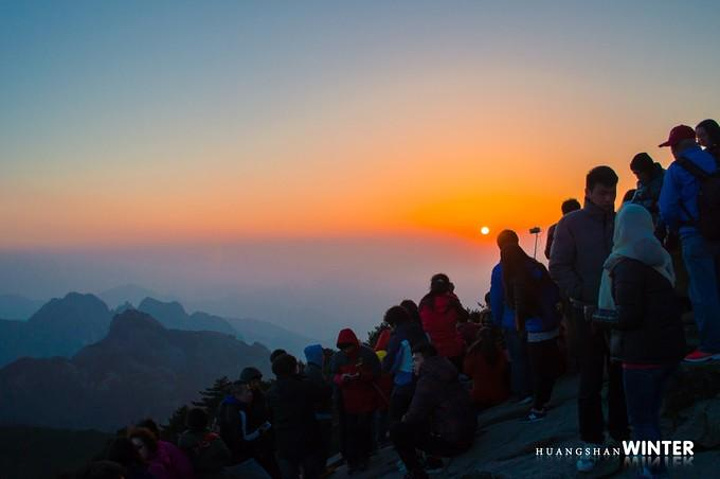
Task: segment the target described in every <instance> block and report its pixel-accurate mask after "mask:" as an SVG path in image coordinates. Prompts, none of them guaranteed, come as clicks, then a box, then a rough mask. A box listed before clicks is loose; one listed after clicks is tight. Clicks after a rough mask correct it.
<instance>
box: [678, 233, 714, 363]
mask: <svg viewBox="0 0 720 479" xmlns="http://www.w3.org/2000/svg"><path fill="white" fill-rule="evenodd" d="M682 255H683V261H684V262H685V268H687V271H688V275H689V276H690V285H689V288H688V293H689V295H690V301H691V302H692V306H693V313H694V315H695V322H696V324H697V327H698V331H699V332H700V350H701V351H703V352H706V353H720V241H708V240H706V239H705V238H703V237H702V236H701V235H700V233H696V232H690V233H687V234H685V235H683V239H682Z"/></svg>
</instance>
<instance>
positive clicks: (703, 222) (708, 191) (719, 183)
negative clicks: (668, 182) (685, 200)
mask: <svg viewBox="0 0 720 479" xmlns="http://www.w3.org/2000/svg"><path fill="white" fill-rule="evenodd" d="M713 159H714V160H715V172H714V173H708V172H707V171H705V170H703V169H702V168H700V167H699V166H697V165H696V164H695V163H693V162H692V161H690V160H688V159H687V158H682V157H681V158H679V159H678V160H677V164H678V165H679V166H680V167H682V168H684V169H685V170H686V171H687V172H688V173H690V174H691V175H693V176H694V177H695V178H697V180H698V183H700V192H699V193H698V197H697V204H698V212H699V215H698V217H697V218H693V217H692V215H691V214H690V212H689V211H688V210H687V208H686V207H685V205H683V204H682V202H681V203H680V207H681V208H682V209H683V211H684V212H685V214H686V215H688V217H689V218H690V224H691V225H693V226H696V227H697V229H698V230H699V231H700V234H701V235H702V236H703V237H704V238H705V239H708V240H720V164H718V160H717V159H716V158H715V157H713Z"/></svg>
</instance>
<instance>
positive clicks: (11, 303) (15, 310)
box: [0, 294, 45, 321]
mask: <svg viewBox="0 0 720 479" xmlns="http://www.w3.org/2000/svg"><path fill="white" fill-rule="evenodd" d="M43 304H45V302H44V301H41V300H37V299H28V298H25V297H23V296H18V295H16V294H0V318H2V319H12V320H20V321H24V320H26V319H28V318H29V317H30V316H32V315H33V314H35V313H36V312H37V310H38V309H40V308H41V307H42V305H43Z"/></svg>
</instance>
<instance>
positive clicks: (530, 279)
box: [500, 244, 562, 422]
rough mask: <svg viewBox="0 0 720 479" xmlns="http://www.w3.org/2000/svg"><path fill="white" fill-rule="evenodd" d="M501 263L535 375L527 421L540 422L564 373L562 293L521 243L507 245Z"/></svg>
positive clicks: (511, 307)
mask: <svg viewBox="0 0 720 479" xmlns="http://www.w3.org/2000/svg"><path fill="white" fill-rule="evenodd" d="M500 263H501V264H502V275H503V289H504V291H505V300H506V302H507V305H508V306H509V307H510V309H512V310H513V311H515V327H516V328H517V331H518V334H520V335H521V336H522V337H523V338H526V341H527V352H528V357H529V359H530V371H531V374H532V378H533V406H532V409H530V412H529V413H528V415H527V417H526V418H524V420H525V421H526V422H536V421H540V420H542V419H544V418H545V415H546V414H547V407H546V406H547V404H548V402H549V401H550V397H551V396H552V391H553V388H554V387H555V380H556V379H557V378H558V376H559V374H560V367H559V366H560V350H559V349H558V336H559V333H560V330H559V326H560V319H561V317H562V315H561V312H560V311H561V309H562V304H561V301H560V292H559V290H558V288H557V286H556V285H555V283H553V281H552V279H550V274H549V273H548V271H547V269H545V266H543V265H542V264H541V263H539V262H538V261H536V260H534V259H533V258H531V257H529V256H528V255H527V254H526V253H525V251H523V249H522V248H521V247H520V245H519V244H510V245H507V246H506V247H504V248H503V249H502V250H501V252H500Z"/></svg>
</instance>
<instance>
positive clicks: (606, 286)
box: [598, 203, 675, 311]
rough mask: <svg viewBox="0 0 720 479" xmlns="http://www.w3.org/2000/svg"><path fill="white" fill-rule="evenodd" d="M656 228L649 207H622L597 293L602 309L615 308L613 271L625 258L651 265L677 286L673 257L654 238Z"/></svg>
mask: <svg viewBox="0 0 720 479" xmlns="http://www.w3.org/2000/svg"><path fill="white" fill-rule="evenodd" d="M654 230H655V227H654V225H653V221H652V216H651V215H650V212H649V211H648V210H646V209H645V208H643V207H642V206H639V205H635V204H631V203H626V204H625V205H623V206H622V208H621V209H620V212H619V213H618V214H617V216H616V217H615V232H614V234H613V248H612V252H611V253H610V256H608V258H607V260H605V264H604V265H603V271H602V278H601V281H600V294H599V296H598V307H599V308H600V309H606V310H613V311H614V310H615V300H614V299H613V296H612V290H613V288H612V276H611V275H610V273H611V272H612V270H613V268H614V267H615V266H617V264H618V263H619V262H620V261H622V260H623V259H626V258H630V259H634V260H637V261H640V262H641V263H643V264H645V265H647V266H650V267H651V268H653V269H654V270H655V271H657V272H658V273H660V274H661V275H663V276H664V277H665V278H667V280H668V281H670V284H671V285H673V286H674V285H675V273H674V271H673V266H672V259H671V258H670V255H669V254H668V252H667V251H666V250H665V248H663V246H662V244H660V241H658V239H657V238H656V237H655V234H654Z"/></svg>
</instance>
